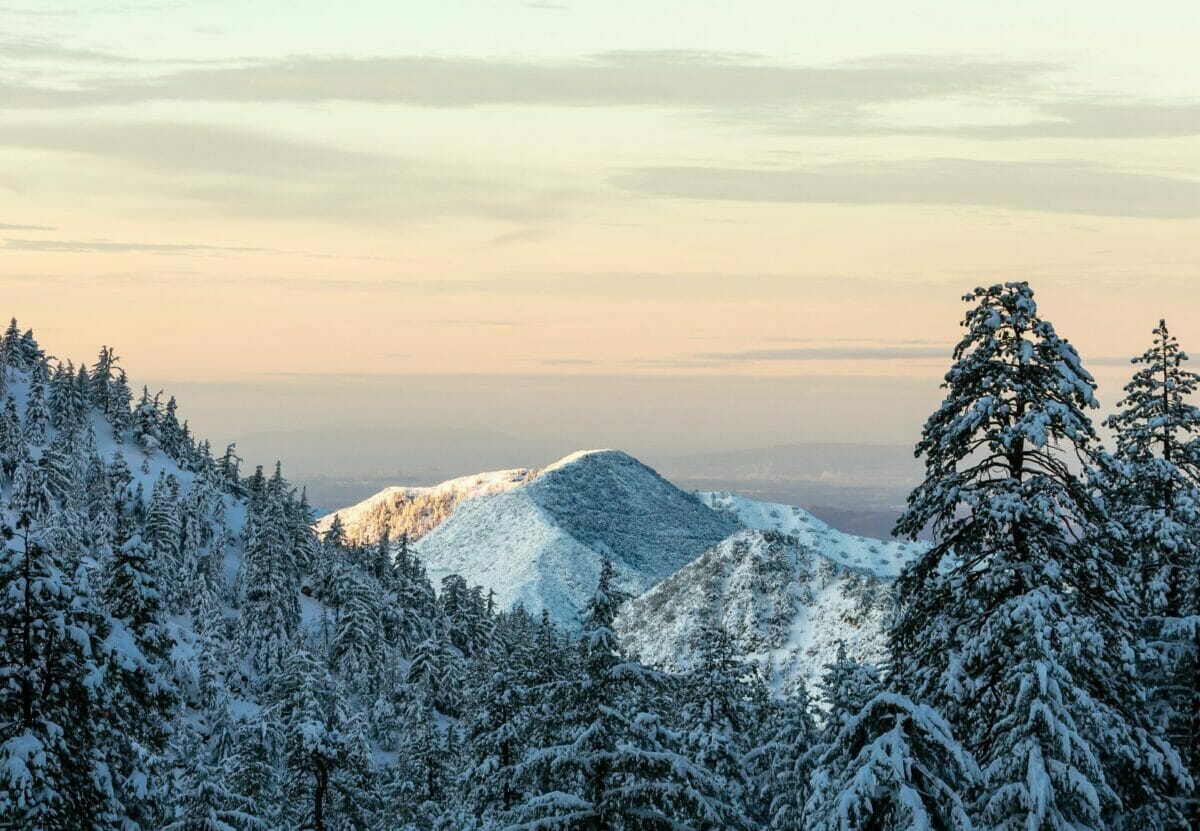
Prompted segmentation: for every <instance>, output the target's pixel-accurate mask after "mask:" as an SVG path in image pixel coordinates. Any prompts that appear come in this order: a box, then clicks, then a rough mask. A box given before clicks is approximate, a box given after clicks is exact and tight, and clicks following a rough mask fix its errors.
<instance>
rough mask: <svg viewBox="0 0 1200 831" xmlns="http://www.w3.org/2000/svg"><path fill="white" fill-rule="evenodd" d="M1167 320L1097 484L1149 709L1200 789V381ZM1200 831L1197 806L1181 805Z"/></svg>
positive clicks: (1137, 361)
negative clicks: (1133, 616)
mask: <svg viewBox="0 0 1200 831" xmlns="http://www.w3.org/2000/svg"><path fill="white" fill-rule="evenodd" d="M1187 360H1188V356H1187V353H1185V352H1184V351H1183V350H1182V349H1181V348H1180V346H1179V342H1178V340H1177V339H1176V338H1175V336H1174V335H1172V334H1171V333H1170V331H1169V330H1168V328H1167V324H1166V321H1159V324H1158V326H1157V327H1156V328H1155V330H1154V341H1153V345H1152V346H1151V347H1150V348H1149V349H1148V350H1146V352H1145V353H1143V354H1142V355H1141V356H1139V357H1137V358H1134V359H1133V364H1134V365H1135V366H1138V367H1139V368H1138V369H1137V370H1136V371H1135V373H1134V375H1133V378H1132V380H1130V382H1129V383H1128V384H1126V386H1125V398H1124V399H1122V400H1121V401H1120V402H1118V403H1117V409H1116V411H1115V412H1114V413H1113V414H1112V415H1111V416H1109V418H1108V419H1107V420H1106V421H1105V424H1106V426H1108V427H1109V428H1110V429H1111V430H1112V431H1113V433H1114V435H1115V436H1116V443H1117V447H1116V452H1115V454H1114V459H1113V460H1112V462H1113V463H1112V464H1110V465H1108V466H1107V467H1106V469H1105V471H1104V474H1105V475H1104V476H1102V477H1101V481H1102V483H1103V484H1104V485H1105V487H1106V496H1107V499H1108V507H1109V508H1110V510H1111V511H1112V512H1113V513H1114V514H1115V515H1116V516H1117V517H1118V518H1119V519H1120V520H1121V522H1122V523H1123V524H1124V526H1125V527H1126V528H1127V529H1128V530H1129V533H1130V540H1131V543H1132V550H1133V558H1132V563H1131V566H1132V568H1133V570H1134V572H1135V574H1134V579H1135V581H1136V582H1137V584H1138V586H1139V588H1140V594H1141V597H1140V599H1141V602H1142V608H1141V615H1142V618H1143V627H1144V634H1145V637H1146V638H1147V642H1148V644H1149V646H1150V647H1151V650H1152V659H1151V660H1150V661H1149V662H1148V664H1149V666H1148V668H1147V673H1148V677H1149V680H1150V683H1151V685H1152V690H1151V702H1150V703H1151V706H1152V712H1153V713H1154V714H1155V716H1156V717H1157V719H1158V720H1159V722H1160V724H1161V726H1162V728H1163V729H1164V730H1165V731H1166V733H1167V735H1168V736H1169V737H1170V739H1171V742H1172V744H1173V745H1174V746H1175V747H1176V748H1177V749H1178V750H1179V752H1180V753H1181V754H1182V755H1183V757H1184V760H1185V762H1186V763H1187V764H1188V767H1189V771H1190V774H1191V778H1192V781H1193V783H1200V408H1198V407H1196V406H1195V405H1193V404H1192V403H1191V399H1192V397H1193V396H1194V395H1195V393H1196V390H1197V387H1198V386H1200V375H1197V374H1196V373H1195V372H1192V371H1190V370H1188V369H1187V368H1186V365H1185V364H1186V362H1187ZM1183 808H1184V810H1185V812H1186V813H1187V814H1188V816H1189V819H1190V821H1191V824H1192V827H1193V828H1198V829H1200V799H1197V798H1196V797H1195V796H1194V795H1193V796H1191V797H1189V798H1187V799H1186V800H1184V801H1183Z"/></svg>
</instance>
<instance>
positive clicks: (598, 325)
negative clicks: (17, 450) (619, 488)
mask: <svg viewBox="0 0 1200 831" xmlns="http://www.w3.org/2000/svg"><path fill="white" fill-rule="evenodd" d="M3 2H4V3H5V5H3V6H0V297H2V298H3V299H4V301H5V304H4V305H5V307H6V308H5V314H8V313H11V314H15V315H16V316H17V317H18V318H19V319H20V320H21V321H22V323H23V324H25V325H28V326H32V327H33V328H34V329H35V331H37V332H38V333H39V336H40V339H41V340H42V342H43V343H44V344H45V345H46V346H47V347H48V348H49V349H50V351H52V352H53V353H54V354H56V355H59V356H61V357H69V358H72V359H74V360H76V361H79V360H88V361H90V360H91V358H92V357H93V356H94V354H95V352H96V350H97V348H98V346H99V345H100V344H101V343H106V344H111V345H113V346H115V347H116V348H117V349H118V351H119V353H120V354H121V355H122V360H123V364H124V366H125V367H126V369H127V370H128V371H129V373H130V375H131V377H132V378H133V379H134V380H135V381H146V380H148V381H150V382H152V383H155V384H161V385H164V386H167V387H168V388H170V389H179V390H183V391H186V395H181V399H182V404H183V407H184V410H185V412H194V413H196V416H195V421H196V423H197V425H198V426H199V427H200V429H202V430H204V431H205V432H208V433H211V434H217V435H218V437H219V438H224V437H229V438H234V437H237V436H241V435H247V434H261V433H263V432H264V431H266V432H269V431H270V429H271V428H272V425H273V424H276V423H278V422H279V421H280V420H283V421H284V422H286V424H287V426H288V427H289V428H292V429H294V430H296V431H298V433H297V435H300V434H303V435H304V436H306V438H303V439H299V438H298V439H297V440H296V442H297V443H296V444H295V445H294V447H293V448H292V449H293V450H295V449H297V448H302V447H305V446H308V445H309V444H311V443H312V442H314V441H326V440H328V441H333V439H332V438H330V436H332V435H333V432H330V431H336V430H342V431H345V430H351V431H354V430H366V429H370V430H375V431H377V432H376V433H375V434H373V435H378V436H380V437H381V438H379V439H378V440H379V441H381V442H390V441H392V440H394V441H396V442H399V443H400V444H403V442H404V441H405V438H404V436H403V435H400V434H397V435H396V436H393V438H392V439H387V438H383V436H385V434H384V433H380V432H378V431H381V430H386V429H396V430H401V431H409V432H408V433H407V434H405V435H408V436H409V440H412V439H411V437H412V436H416V435H426V436H429V435H434V434H435V433H436V434H437V435H439V436H442V438H441V439H439V440H436V441H432V444H433V445H435V446H436V445H438V444H439V442H440V443H443V444H444V443H445V442H447V441H449V439H446V438H445V437H446V436H448V435H450V434H451V433H453V432H454V431H472V430H475V431H479V430H498V431H500V432H501V433H503V434H504V435H505V436H508V437H510V438H513V439H520V440H527V441H546V440H548V437H552V438H553V441H554V442H557V443H561V444H563V445H568V446H590V445H608V444H618V443H619V444H621V445H622V446H626V445H632V446H633V448H634V449H645V450H646V451H647V452H662V453H666V452H684V451H688V450H695V449H698V448H702V447H728V448H734V447H753V446H760V445H767V444H771V443H780V442H786V441H825V442H861V441H864V440H877V441H880V442H886V443H907V442H910V441H911V440H912V439H913V438H914V437H915V434H916V431H917V430H918V429H919V426H920V423H921V421H922V419H923V417H924V416H925V415H926V414H927V413H928V411H929V409H931V408H932V406H933V405H935V404H936V402H937V398H938V383H939V381H940V378H941V375H942V374H943V372H944V371H945V368H946V366H947V364H948V354H949V350H950V347H951V345H952V344H953V342H954V340H955V338H956V336H957V331H958V330H957V327H958V321H959V319H960V318H961V314H962V308H961V305H962V304H961V300H960V297H961V295H962V294H963V293H964V292H965V291H967V290H969V289H970V288H972V287H973V286H975V285H978V284H981V283H991V282H995V281H998V280H1008V279H1023V280H1029V281H1030V282H1031V283H1032V284H1033V285H1034V287H1035V289H1036V290H1037V293H1038V298H1039V300H1040V302H1041V304H1042V309H1043V311H1044V313H1045V315H1046V316H1047V317H1049V318H1050V319H1052V320H1053V321H1054V322H1055V324H1056V326H1057V328H1058V329H1059V331H1060V332H1061V333H1062V334H1064V335H1065V336H1066V337H1068V338H1069V339H1071V340H1072V342H1073V343H1075V344H1076V345H1077V347H1078V348H1079V349H1080V351H1081V352H1082V353H1083V355H1084V358H1085V362H1087V363H1088V364H1089V365H1090V366H1091V367H1092V368H1093V371H1094V372H1095V374H1096V375H1097V377H1098V378H1099V379H1100V381H1101V397H1102V400H1104V401H1105V402H1106V403H1110V402H1112V401H1115V399H1116V398H1117V397H1119V394H1118V390H1119V385H1120V383H1121V379H1122V378H1123V376H1125V375H1126V374H1127V367H1126V366H1123V361H1124V360H1125V359H1126V358H1127V357H1128V356H1129V355H1132V354H1135V353H1138V352H1140V351H1141V350H1142V349H1143V348H1144V347H1145V346H1146V345H1147V344H1148V342H1149V332H1150V329H1151V328H1152V327H1153V325H1154V324H1155V323H1156V322H1157V320H1158V318H1159V317H1160V316H1163V315H1166V316H1167V317H1168V318H1169V319H1170V322H1171V323H1172V326H1173V328H1174V330H1175V331H1176V333H1177V334H1179V336H1180V338H1181V340H1182V341H1183V343H1184V344H1185V346H1186V345H1187V344H1189V343H1195V344H1200V97H1198V95H1197V92H1196V91H1197V90H1198V89H1200V83H1198V82H1200V51H1198V50H1197V49H1196V48H1195V38H1196V33H1197V32H1200V4H1196V3H1194V2H1182V1H1181V2H1154V1H1152V2H1143V3H1138V4H1130V3H1125V2H1097V0H1090V2H1073V1H1067V2H1047V1H1046V0H1041V2H1028V1H1027V0H1011V2H1006V3H1002V4H1001V3H994V4H993V3H965V4H953V3H945V2H941V0H938V2H927V1H926V0H914V1H913V2H906V3H904V4H897V3H894V2H879V1H877V2H863V1H862V0H848V1H847V2H841V3H835V4H828V3H822V4H817V3H796V2H794V0H790V1H788V2H784V1H782V0H781V1H780V2H774V1H773V0H772V1H771V2H767V1H766V0H743V2H738V3H694V2H675V0H669V1H668V0H661V1H659V0H643V1H642V2H638V3H628V2H619V1H618V0H606V2H576V1H575V0H561V2H560V1H559V0H529V1H528V2H505V1H504V0H492V2H466V0H440V1H439V2H436V3H434V2H425V3H411V2H394V0H393V1H392V2H368V0H358V1H355V0H344V2H338V3H328V2H302V3H297V2H275V1H274V0H256V2H254V3H245V2H236V3H235V2H222V1H221V0H206V2H186V0H185V1H184V2H163V3H158V2H153V0H148V1H147V2H136V0H135V1H134V2H130V3H126V4H122V3H120V2H111V1H110V2H79V1H78V0H73V1H72V2H58V1H57V0H38V1H37V2H30V0H3ZM1196 348H1197V349H1198V350H1200V346H1197V347H1196ZM230 400H237V401H238V402H239V404H238V406H236V407H233V406H229V405H228V402H229V401H230ZM189 405H190V408H189ZM305 431H307V432H305ZM321 431H325V432H323V433H322V432H321ZM414 431H415V432H414ZM422 431H424V432H422ZM438 431H440V432H438ZM322 436H324V438H321V437H322ZM337 441H339V442H342V443H343V444H342V445H340V446H342V447H349V446H350V445H351V444H352V443H353V437H352V436H351V437H350V438H347V437H345V436H343V438H341V439H337ZM428 443H429V442H427V444H428ZM484 444H486V442H484ZM423 449H424V450H428V448H427V447H426V448H423ZM403 450H404V448H403V447H395V448H393V447H389V448H388V453H389V454H392V455H389V456H388V459H392V458H393V456H396V457H401V456H402V455H403ZM535 461H536V460H535ZM308 464H310V466H315V465H316V462H315V461H312V460H310V461H309V462H308ZM390 464H391V462H390V461H389V462H388V463H387V464H385V465H384V467H387V466H388V465H390ZM463 464H468V462H467V461H464V462H463Z"/></svg>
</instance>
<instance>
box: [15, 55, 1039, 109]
mask: <svg viewBox="0 0 1200 831" xmlns="http://www.w3.org/2000/svg"><path fill="white" fill-rule="evenodd" d="M1053 68H1054V67H1053V66H1052V65H1050V64H1046V63H1040V62H1030V61H1012V60H1000V59H996V60H988V59H978V58H969V57H930V56H913V55H899V56H880V57H876V58H872V59H868V60H858V61H852V62H843V63H836V64H829V65H820V66H804V65H789V64H783V63H779V62H773V61H771V60H770V59H768V58H765V57H761V56H754V55H746V54H741V53H722V52H701V51H686V50H643V51H618V52H606V53H601V54H597V55H592V56H589V57H584V58H580V59H577V60H564V61H542V62H533V61H523V60H517V59H508V58H464V57H445V56H401V57H370V58H340V57H319V56H298V57H292V58H288V59H285V60H271V61H256V62H247V63H246V64H245V65H242V66H237V67H230V66H226V65H216V66H211V67H201V68H191V69H183V70H179V71H174V72H167V73H161V74H158V75H152V76H148V77H140V78H94V79H91V80H90V81H87V82H84V83H80V84H78V85H77V86H76V87H74V88H49V87H35V88H27V89H25V91H24V92H25V94H24V95H21V96H19V98H18V100H17V101H14V102H10V101H8V100H7V99H5V98H0V101H4V102H5V104H4V105H6V106H8V107H10V108H12V107H23V108H62V107H75V106H96V105H119V104H136V103H142V102H146V101H158V100H176V101H242V102H249V101H256V102H267V101H274V102H321V101H363V102H371V103H380V104H408V105H415V106H426V107H473V106H482V105H495V104H523V105H551V106H573V107H595V106H658V107H671V108H679V107H683V108H699V109H708V108H726V107H737V108H746V107H753V106H763V105H773V106H785V105H786V106H798V105H814V104H824V105H829V104H835V103H836V104H841V105H845V104H861V103H871V102H874V103H882V102H891V101H904V100H913V99H922V98H941V97H946V96H953V95H963V94H1001V93H1002V94H1005V95H1013V94H1016V93H1017V92H1019V91H1022V90H1028V89H1029V88H1030V87H1031V85H1032V84H1033V83H1034V81H1035V79H1037V78H1040V77H1041V76H1043V75H1045V74H1046V73H1047V72H1049V71H1050V70H1052V69H1053Z"/></svg>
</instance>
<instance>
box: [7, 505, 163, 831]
mask: <svg viewBox="0 0 1200 831" xmlns="http://www.w3.org/2000/svg"><path fill="white" fill-rule="evenodd" d="M31 528H32V522H31V520H30V517H29V516H28V515H24V516H22V517H21V519H20V521H19V523H18V528H17V529H16V533H15V534H14V533H13V529H11V528H8V527H7V526H6V527H5V534H4V536H5V538H6V540H7V542H6V545H5V546H4V548H3V549H2V550H0V817H4V818H5V819H6V820H7V821H8V822H10V823H12V824H13V826H14V827H20V828H31V829H46V831H59V829H61V831H68V830H69V829H78V828H85V827H95V826H100V827H104V826H105V825H114V826H115V825H118V824H121V823H124V824H125V825H126V827H130V828H138V827H142V828H146V829H148V828H149V827H153V826H148V825H142V824H141V823H140V822H139V820H146V819H152V818H153V816H154V815H155V809H156V807H157V803H158V800H159V799H160V794H159V793H158V792H156V791H154V790H152V789H150V788H149V787H146V788H143V789H142V791H141V792H140V793H139V794H137V795H131V794H130V793H129V791H128V790H127V789H126V787H125V785H126V783H127V782H128V781H129V779H130V777H131V776H133V775H137V772H138V767H139V761H140V760H139V759H135V758H130V757H129V756H128V755H127V754H126V752H125V751H126V750H127V748H124V747H121V746H118V745H115V744H114V743H113V737H114V736H115V735H118V734H121V733H125V732H127V731H130V730H136V729H138V724H137V722H136V721H132V720H130V715H131V714H130V713H129V711H128V710H127V709H126V708H124V707H115V708H114V707H112V706H111V705H112V703H113V701H114V699H119V693H118V692H117V691H115V690H113V689H111V688H108V687H103V686H100V685H98V684H97V683H96V682H97V680H98V679H103V678H105V677H107V676H108V674H109V673H120V672H122V671H124V670H125V668H126V667H130V666H132V667H134V668H140V667H142V666H144V662H143V661H142V659H141V656H140V654H139V652H138V650H137V649H136V648H135V647H133V646H132V645H131V644H129V643H128V642H127V641H126V640H125V639H124V638H122V637H121V636H120V633H119V630H118V631H117V632H114V631H113V627H112V625H111V620H110V619H109V618H108V616H107V615H106V614H105V613H104V611H103V609H102V608H101V607H100V605H99V603H98V602H97V601H96V598H95V596H94V595H93V594H92V590H91V586H90V582H89V580H88V574H87V570H86V568H83V567H81V568H80V569H79V571H78V572H77V573H76V574H75V575H74V576H73V577H71V576H68V575H66V574H65V573H64V572H63V571H62V569H61V568H60V563H61V559H62V558H61V555H59V554H58V553H57V552H54V551H52V550H49V549H47V548H45V547H43V545H42V543H41V541H40V539H39V538H38V535H37V534H36V533H34V532H33V531H32V530H31ZM143 781H145V780H143ZM146 784H147V785H149V784H150V783H149V782H147V783H146ZM118 797H124V798H125V801H124V802H120V801H118ZM130 823H132V824H130Z"/></svg>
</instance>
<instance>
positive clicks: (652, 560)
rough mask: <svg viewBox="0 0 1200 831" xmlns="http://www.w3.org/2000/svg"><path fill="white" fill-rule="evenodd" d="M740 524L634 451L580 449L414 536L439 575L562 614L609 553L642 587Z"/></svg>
mask: <svg viewBox="0 0 1200 831" xmlns="http://www.w3.org/2000/svg"><path fill="white" fill-rule="evenodd" d="M736 527H737V524H736V521H735V520H734V518H732V517H730V516H728V515H725V514H721V513H718V512H716V511H713V510H710V509H709V508H708V507H706V506H705V505H703V504H702V503H701V502H700V501H699V500H698V499H697V498H696V497H695V496H693V495H690V494H687V493H684V492H683V491H681V490H679V489H678V488H676V487H675V486H674V485H672V484H671V483H669V482H667V481H666V480H665V479H663V478H662V477H661V476H659V475H658V474H657V473H655V472H654V471H653V470H651V469H650V468H648V467H646V466H645V465H643V464H642V463H641V462H639V461H637V460H636V459H634V458H633V457H631V456H629V455H627V454H625V453H621V452H619V451H615V450H600V451H586V452H581V453H575V454H572V455H571V456H568V457H566V458H565V459H562V460H561V461H559V462H556V463H555V464H552V465H550V466H549V467H547V468H545V469H544V470H542V471H540V472H539V473H538V474H537V475H535V476H532V477H531V478H529V479H528V481H526V482H523V483H521V484H519V485H518V486H516V487H513V488H509V489H507V490H503V491H500V492H496V493H491V494H487V495H481V496H478V497H476V498H472V499H467V500H465V501H464V502H462V503H461V504H460V505H459V506H458V508H457V510H455V511H454V512H453V513H452V514H451V515H450V517H449V518H448V519H447V520H446V521H445V522H443V523H442V524H441V525H439V526H438V527H437V528H435V529H434V530H433V531H431V532H430V533H429V534H428V535H427V536H426V537H425V538H424V539H422V540H421V542H420V543H419V545H418V546H417V550H418V553H419V554H420V556H421V558H422V560H423V561H424V563H425V566H426V568H427V569H428V571H429V575H430V577H431V578H433V579H434V580H435V582H436V581H437V580H439V579H441V577H443V576H445V575H448V574H460V575H462V576H463V577H465V578H466V579H467V581H468V582H469V583H470V584H472V585H475V584H478V585H482V586H484V587H485V588H487V589H491V590H493V591H495V592H496V599H497V601H498V602H499V603H500V604H501V605H503V606H509V605H512V604H515V603H521V604H522V605H524V606H525V607H526V608H527V609H528V610H530V611H539V610H541V609H547V610H548V611H549V612H550V613H551V616H552V617H553V618H554V619H555V620H557V621H560V622H563V623H567V624H570V623H573V622H575V621H576V620H577V613H578V610H579V609H580V608H581V607H582V605H583V602H584V601H585V600H586V598H587V597H589V596H590V594H591V592H592V590H593V589H594V587H595V585H596V580H597V577H598V575H599V570H600V560H601V558H602V557H603V556H605V555H607V556H608V557H610V558H611V559H612V561H613V564H614V566H615V568H616V571H617V575H618V579H619V582H620V585H621V587H622V588H623V589H624V590H626V591H628V592H630V593H633V594H637V593H641V592H643V591H645V590H646V589H648V588H650V587H651V586H653V585H655V584H656V583H658V582H659V581H661V580H662V579H663V578H665V577H667V576H668V575H670V574H672V573H674V572H675V571H677V570H678V569H680V568H681V567H683V566H684V565H686V564H687V563H689V562H691V561H692V560H694V559H695V558H696V557H697V556H699V555H700V553H701V552H703V551H704V550H705V549H707V548H709V547H711V546H712V545H715V544H716V543H718V542H720V541H721V540H722V539H724V538H725V537H727V536H728V535H729V534H730V533H732V532H733V531H734V530H735V529H736Z"/></svg>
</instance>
